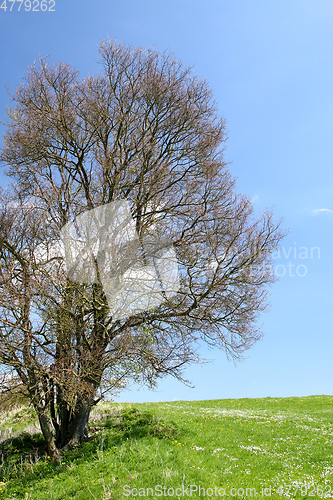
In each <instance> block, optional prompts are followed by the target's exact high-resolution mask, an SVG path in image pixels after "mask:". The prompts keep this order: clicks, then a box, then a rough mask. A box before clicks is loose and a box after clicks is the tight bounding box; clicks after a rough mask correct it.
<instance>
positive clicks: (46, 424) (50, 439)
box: [36, 408, 59, 460]
mask: <svg viewBox="0 0 333 500" xmlns="http://www.w3.org/2000/svg"><path fill="white" fill-rule="evenodd" d="M36 411H37V416H38V420H39V425H40V428H41V431H42V433H43V436H44V439H45V442H46V446H47V452H48V454H49V456H50V457H51V458H52V459H53V460H59V450H58V448H57V445H56V441H55V433H54V430H53V426H52V421H51V418H50V416H49V415H48V410H47V409H41V408H36Z"/></svg>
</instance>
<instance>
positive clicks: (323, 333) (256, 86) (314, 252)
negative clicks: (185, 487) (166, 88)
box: [0, 0, 333, 401]
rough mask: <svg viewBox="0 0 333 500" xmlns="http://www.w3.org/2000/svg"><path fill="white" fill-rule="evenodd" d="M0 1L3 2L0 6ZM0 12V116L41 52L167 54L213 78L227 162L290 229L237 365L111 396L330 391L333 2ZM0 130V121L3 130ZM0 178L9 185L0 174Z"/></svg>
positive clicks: (85, 63)
mask: <svg viewBox="0 0 333 500" xmlns="http://www.w3.org/2000/svg"><path fill="white" fill-rule="evenodd" d="M1 1H2V0H0V3H1ZM7 6H8V9H7V11H5V10H4V9H0V63H1V64H0V68H1V72H0V118H1V119H2V120H3V119H4V118H5V106H7V105H8V104H9V99H8V95H7V93H6V90H5V86H6V85H8V86H9V88H11V89H14V88H15V86H16V85H17V84H18V83H20V81H21V79H22V77H23V76H24V74H25V73H26V70H27V66H28V65H29V64H31V63H32V62H33V61H34V60H35V59H36V58H38V56H39V54H40V55H42V56H48V55H49V56H50V58H51V60H52V61H66V62H68V63H69V64H71V65H73V66H75V67H76V68H77V69H78V70H79V71H80V72H81V74H82V75H85V74H87V73H89V72H90V73H93V72H95V71H96V70H98V65H97V60H98V52H97V45H98V43H99V42H100V41H101V40H103V39H104V38H106V37H107V36H109V37H110V38H112V39H117V40H118V41H120V42H125V43H129V44H132V45H136V46H140V47H155V48H156V49H158V50H164V49H169V50H171V51H172V52H173V53H174V55H175V56H176V57H177V58H179V59H182V60H183V62H184V63H185V65H190V66H194V71H195V73H197V74H198V75H199V76H201V77H202V78H205V79H207V80H208V82H209V83H210V85H211V87H212V89H213V91H214V95H215V98H216V100H217V102H218V106H219V111H220V113H221V114H222V115H223V116H224V117H225V119H226V120H227V123H228V129H229V140H228V143H227V150H226V159H227V160H228V161H230V162H231V163H230V170H231V172H232V174H233V175H234V176H235V177H237V178H238V184H237V187H238V190H239V191H240V192H243V193H244V194H247V195H249V196H250V197H251V198H252V199H253V203H254V206H255V209H256V211H258V212H261V211H263V210H264V209H265V208H266V207H272V206H273V207H274V210H275V215H276V218H280V217H283V218H284V226H285V227H286V228H289V230H290V233H289V235H288V236H287V238H286V239H285V240H284V243H283V249H282V251H281V253H280V254H277V255H275V260H274V265H275V266H276V271H277V273H278V274H279V275H280V276H281V277H280V280H279V282H278V283H277V284H276V285H275V286H274V287H273V288H272V290H271V296H270V302H271V308H270V311H269V312H267V313H266V314H264V315H262V317H261V323H262V330H263V333H264V337H263V339H262V340H261V341H260V342H258V343H257V344H256V345H255V346H254V347H253V348H252V349H251V350H250V351H248V353H247V358H246V359H245V361H243V362H241V363H238V364H237V365H236V366H235V365H234V364H233V362H232V361H228V360H227V359H226V357H225V354H224V353H223V352H220V351H217V350H210V351H208V350H207V349H206V348H203V354H204V355H205V356H206V357H208V358H210V359H212V360H213V361H212V362H211V363H209V364H205V365H203V366H192V367H190V368H188V369H187V371H186V376H187V377H188V378H190V379H191V380H192V382H193V384H194V385H195V388H188V387H186V386H184V385H182V384H181V383H179V382H177V381H174V380H172V379H165V380H163V381H161V383H160V384H159V386H158V390H157V391H155V392H151V391H148V390H145V389H141V390H140V391H138V390H137V388H136V387H133V388H132V389H131V390H127V391H125V392H124V393H123V394H122V395H121V396H120V397H119V398H118V400H119V401H163V400H173V399H188V400H190V399H217V398H237V397H265V396H272V397H273V396H303V395H310V394H333V380H332V371H333V368H332V366H333V364H332V351H333V337H332V310H333V286H332V277H333V260H332V254H333V252H332V249H333V236H332V234H333V233H332V228H333V168H332V167H333V140H332V132H333V95H332V92H333V90H332V89H333V30H332V26H333V2H332V1H331V0H317V1H314V0H313V1H307V0H299V1H298V0H279V1H278V2H267V0H264V1H263V0H255V1H254V2H249V1H248V0H206V1H205V2H203V1H202V0H181V1H179V0H168V1H162V0H154V1H153V0H122V1H121V2H120V1H118V2H115V1H113V2H111V1H110V0H99V1H98V2H94V3H93V2H90V1H89V2H88V1H86V0H80V1H78V0H71V2H68V1H65V0H55V12H48V11H46V12H32V11H30V12H25V11H24V4H23V6H22V8H21V11H20V12H18V6H19V3H18V2H16V3H15V4H14V5H13V10H12V12H10V6H11V2H7ZM3 132H4V127H3V126H0V133H1V135H2V133H3ZM1 182H2V183H4V182H5V180H4V178H3V176H2V177H1Z"/></svg>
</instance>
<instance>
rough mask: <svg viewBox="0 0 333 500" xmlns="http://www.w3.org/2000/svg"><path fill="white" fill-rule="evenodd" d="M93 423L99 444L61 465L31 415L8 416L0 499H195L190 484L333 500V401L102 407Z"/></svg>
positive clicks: (2, 418) (0, 455)
mask: <svg viewBox="0 0 333 500" xmlns="http://www.w3.org/2000/svg"><path fill="white" fill-rule="evenodd" d="M91 420H92V421H91V423H90V431H91V434H92V436H93V438H92V439H91V440H90V441H89V442H85V443H83V444H82V445H81V446H80V447H79V448H77V449H75V450H72V451H69V452H66V453H64V454H63V457H62V461H61V464H58V463H52V462H50V460H49V459H48V457H47V456H46V454H45V453H44V451H43V450H44V445H43V440H42V437H41V435H40V434H38V433H37V434H36V433H35V432H36V429H35V427H34V424H35V417H34V415H33V413H32V412H31V410H30V409H28V408H26V409H21V410H16V411H14V410H13V411H9V412H5V413H2V414H0V435H1V433H2V435H3V436H5V433H4V431H5V430H6V429H7V434H8V432H9V429H10V433H11V435H10V436H8V435H7V436H6V439H5V440H4V441H3V442H2V443H1V444H0V463H1V472H0V481H2V482H3V483H5V485H2V486H1V485H0V488H1V491H0V499H2V498H3V499H11V500H14V499H17V500H19V499H25V498H27V499H28V498H29V499H36V500H43V499H48V500H49V499H75V500H88V499H94V498H95V499H98V500H101V499H103V500H106V499H121V498H133V496H125V495H124V494H123V493H127V492H128V491H129V490H132V489H133V488H137V490H134V491H133V492H134V493H137V497H138V498H139V497H140V498H142V497H143V498H170V497H171V498H172V496H171V494H172V493H174V496H173V498H186V497H187V495H186V488H188V489H187V492H188V496H190V493H191V492H190V485H192V498H201V497H203V489H205V490H206V491H205V492H206V497H207V496H208V495H210V494H211V493H212V492H213V495H211V498H221V496H219V495H218V488H223V489H224V490H225V496H226V497H229V498H232V497H233V498H248V497H251V495H250V493H251V492H250V490H248V494H247V495H246V488H255V489H256V492H257V495H256V497H257V498H263V495H262V488H269V490H266V497H267V496H270V497H273V498H309V499H311V498H318V497H319V496H321V493H322V492H321V489H320V488H322V489H323V495H322V496H324V494H325V493H326V497H327V498H333V484H332V483H333V448H332V445H333V396H311V397H304V398H264V399H235V400H216V401H193V402H185V401H184V402H183V401H181V402H170V403H146V404H135V405H129V404H112V405H111V404H110V403H101V404H100V405H98V407H97V408H96V410H94V412H93V415H92V419H91ZM25 428H27V430H28V431H29V432H26V433H24V429H25ZM3 439H4V437H3ZM158 485H160V486H161V488H162V490H161V489H158V490H155V494H154V495H153V494H152V491H151V490H148V492H147V488H155V486H158ZM287 485H291V488H290V489H289V492H288V487H287ZM311 485H314V486H311ZM125 486H127V487H126V489H124V487H125ZM199 486H200V487H201V488H202V490H201V495H200V496H199V492H198V491H197V492H195V491H194V488H195V487H197V488H199ZM331 486H332V491H331V490H330V488H331ZM183 487H184V489H185V492H184V495H183V490H182V489H181V490H178V493H180V494H181V495H179V494H178V496H176V493H177V492H176V489H177V488H183ZM279 487H280V489H279ZM281 487H282V488H283V489H282V488H281ZM301 487H302V489H301ZM140 488H142V489H140ZM163 488H165V490H164V491H163ZM170 488H171V489H170ZM208 488H211V489H212V490H208V491H207V489H208ZM214 488H217V489H216V490H215V491H214ZM232 488H234V490H232ZM317 488H318V490H317ZM168 489H169V496H168ZM243 491H244V495H242V492H243ZM160 492H161V493H162V495H160V494H159V493H160ZM164 492H165V495H163V493H164ZM215 492H216V494H217V496H215ZM140 493H141V495H139V494H140ZM143 493H145V495H143ZM207 493H208V495H207ZM220 493H223V490H221V491H220ZM231 493H232V494H231ZM253 493H254V492H253V490H252V497H254V494H253ZM317 493H318V494H319V495H317ZM264 497H265V496H264Z"/></svg>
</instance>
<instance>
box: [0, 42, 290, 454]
mask: <svg viewBox="0 0 333 500" xmlns="http://www.w3.org/2000/svg"><path fill="white" fill-rule="evenodd" d="M100 55H101V63H102V66H101V67H102V70H103V71H102V73H101V74H98V75H96V76H89V77H86V78H80V77H79V74H78V72H77V71H76V70H74V69H71V68H70V67H69V66H68V65H66V64H64V63H61V64H58V65H55V66H52V65H49V64H48V63H47V62H46V61H45V60H41V61H39V63H38V64H35V65H33V66H32V67H31V68H30V69H29V71H28V74H27V76H26V78H25V81H24V82H23V83H22V85H20V86H19V87H18V88H17V90H16V91H15V93H13V94H12V95H11V99H12V101H13V106H12V108H11V109H10V110H9V112H8V114H9V118H10V121H9V123H8V130H7V133H6V135H5V136H4V147H3V149H2V153H1V160H2V162H3V164H4V165H6V167H7V172H8V175H9V176H11V177H12V179H13V184H12V187H11V188H10V189H7V190H5V191H3V192H2V193H1V201H0V280H1V291H0V341H1V351H0V363H1V365H2V366H3V369H4V370H7V371H12V373H13V374H15V376H16V377H18V378H19V380H21V381H22V383H23V384H24V386H25V387H26V388H27V390H28V392H29V397H30V399H31V401H32V404H33V406H34V408H35V410H36V412H37V415H38V418H39V422H40V425H41V429H42V432H43V435H44V437H45V440H46V442H47V446H48V450H49V453H50V454H52V455H53V456H57V453H58V450H59V449H61V448H64V447H66V446H67V447H68V446H72V445H75V444H76V443H79V442H80V441H81V440H82V438H83V437H84V435H85V433H86V432H87V424H88V419H89V414H90V410H91V408H92V406H93V405H94V404H96V402H97V401H98V400H99V398H100V397H102V396H103V391H111V392H112V391H115V390H120V389H121V388H122V387H123V385H124V383H125V382H126V381H127V380H135V381H139V382H142V383H148V384H154V383H156V381H157V379H158V378H159V377H162V376H164V375H167V374H171V375H173V376H175V377H177V378H179V379H181V378H182V369H183V367H184V366H186V364H188V363H190V362H194V361H198V360H199V356H198V353H197V351H198V346H199V345H200V342H201V341H202V340H205V341H207V342H208V343H209V344H211V345H213V346H217V347H220V348H222V349H224V350H225V351H226V352H227V353H229V354H230V355H231V356H233V357H240V356H241V355H242V353H243V352H244V351H245V350H246V349H248V348H249V347H250V346H251V345H252V344H253V343H254V342H255V341H256V340H257V339H258V338H259V337H260V331H259V330H258V327H257V319H258V314H259V313H260V312H261V311H263V310H264V309H265V308H266V306H267V299H266V294H267V285H269V284H270V283H273V282H274V281H275V277H274V273H273V272H272V266H271V265H270V259H271V253H272V251H273V250H274V249H276V248H277V247H278V245H279V241H280V239H281V237H282V233H281V230H280V229H279V223H274V221H273V218H272V214H271V213H268V212H267V213H264V214H263V215H262V216H261V217H259V218H258V217H255V216H254V214H253V208H252V205H251V202H250V201H249V200H248V199H247V198H246V197H243V196H240V195H238V194H237V193H236V192H235V187H234V180H233V179H232V177H231V176H230V173H229V171H228V169H227V167H226V164H225V162H224V159H223V151H224V143H225V140H226V132H225V123H224V121H223V120H221V119H219V118H218V116H217V112H216V106H215V103H214V101H213V99H212V95H211V91H210V90H209V87H208V85H207V83H206V82H204V81H201V80H199V79H197V78H196V77H195V76H193V74H192V71H191V70H190V69H188V68H184V67H183V65H182V64H181V63H180V62H179V61H177V60H174V59H173V58H172V57H171V56H170V55H169V54H159V53H157V52H155V51H153V50H140V49H135V48H131V47H125V46H122V45H117V44H116V43H114V42H111V41H106V42H105V43H102V44H101V46H100ZM124 202H125V203H127V205H128V207H129V213H130V218H131V220H132V221H133V224H134V229H135V233H136V235H137V238H136V244H135V245H134V249H133V246H132V247H131V245H130V242H128V241H127V240H126V241H125V244H123V245H122V246H121V245H120V246H118V247H117V248H116V250H117V251H116V252H115V251H113V254H112V255H111V253H112V252H111V253H110V252H109V253H107V252H106V253H105V251H104V250H105V248H107V245H105V248H104V250H103V248H101V247H99V249H98V250H96V252H95V253H94V252H93V251H92V250H91V248H90V249H89V248H88V252H86V253H85V254H84V251H85V250H87V249H85V250H84V249H82V248H81V250H82V252H81V253H80V252H78V253H77V254H76V261H77V262H76V264H77V266H78V267H77V268H75V266H74V267H73V268H72V269H69V266H68V259H67V265H66V256H65V254H64V249H63V248H62V250H61V248H60V245H59V241H60V240H61V235H62V236H63V235H64V232H66V230H67V233H66V234H69V233H70V232H71V230H72V229H73V228H74V223H75V221H79V220H83V219H82V218H84V217H85V214H86V213H88V214H95V216H96V217H97V219H98V220H100V218H101V214H102V211H101V209H102V207H107V206H112V207H118V206H119V207H121V206H123V205H121V203H124ZM117 203H120V204H118V205H117ZM103 213H104V212H103ZM80 218H81V219H80ZM133 224H132V225H133ZM64 228H65V229H64ZM66 228H67V229H66ZM68 228H69V229H68ZM115 228H116V226H115ZM115 228H114V230H115ZM132 229H133V228H132ZM106 233H110V231H109V230H108V229H107V228H106V229H105V231H104V233H103V234H106ZM71 234H72V233H71ZM112 237H114V235H112V234H111V239H112ZM114 239H115V237H114ZM67 243H68V242H67ZM81 243H82V242H81ZM74 246H75V245H74ZM111 246H112V245H111ZM69 247H70V245H69ZM166 249H167V250H166ZM168 249H169V250H168ZM170 249H172V252H173V254H171V253H170V251H171V250H170ZM65 250H66V249H65ZM66 251H67V253H68V246H67V250H66ZM66 251H65V253H66ZM69 251H71V249H69ZM163 251H169V253H167V254H165V253H164V254H163ZM79 254H80V256H79V257H78V255H79ZM87 255H88V257H87ZM156 255H159V258H160V259H161V255H167V257H168V262H170V256H171V255H173V257H174V258H176V262H177V264H176V268H177V287H176V288H174V289H173V290H172V293H168V290H167V289H163V287H162V288H161V287H160V288H159V292H158V294H159V295H158V296H159V297H162V298H163V300H159V301H157V302H156V301H155V302H154V301H153V302H151V303H150V304H148V303H144V304H141V308H140V307H139V308H137V309H131V308H127V309H126V311H125V313H124V314H118V315H117V314H116V313H115V308H114V302H112V300H113V299H112V300H111V301H110V296H111V295H112V293H111V292H110V290H109V292H110V293H109V296H108V291H107V290H106V286H105V285H106V282H111V284H112V286H111V291H112V290H113V291H114V294H113V295H114V297H115V298H116V299H117V293H120V292H119V290H120V288H119V286H120V285H119V282H120V281H121V279H123V278H124V276H125V274H126V272H127V273H128V270H129V269H133V266H134V267H135V265H136V264H135V262H140V263H141V264H140V265H141V266H143V267H144V269H152V268H153V267H152V266H153V264H154V265H155V267H156ZM134 257H135V259H134ZM80 259H81V260H80ZM87 259H88V260H87ZM89 259H90V260H89ZM74 260H75V259H74ZM171 260H172V259H171ZM88 261H89V263H90V264H89V265H90V268H89V266H88V268H86V271H87V269H88V271H89V272H90V274H94V276H93V278H91V279H90V282H89V280H87V279H83V278H81V280H80V279H78V277H77V275H78V273H79V271H80V270H81V272H82V270H83V268H84V266H85V264H86V263H87V262H88ZM74 264H75V263H74ZM172 264H173V269H174V268H175V262H174V259H173V260H172ZM80 266H81V267H80ZM149 266H150V267H149ZM159 269H160V270H161V269H162V270H163V266H162V268H161V266H160V268H159ZM111 270H112V272H111ZM69 271H71V272H69ZM102 272H103V273H104V275H105V276H106V278H107V279H106V278H105V277H104V279H102V277H101V274H102ZM75 273H76V274H75ZM105 273H106V274H105ZM108 273H109V274H108ZM79 274H80V273H79ZM119 276H120V278H119ZM136 276H138V274H137V275H136ZM117 280H118V281H117ZM119 280H120V281H119ZM134 281H135V279H134ZM123 282H124V280H123ZM117 283H118V285H117ZM117 286H118V288H117ZM144 286H146V285H145V284H144V285H143V287H144ZM125 289H126V286H125ZM125 291H126V290H125ZM127 291H128V290H127ZM169 292H170V290H169ZM116 299H115V300H116ZM112 304H113V305H112Z"/></svg>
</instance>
